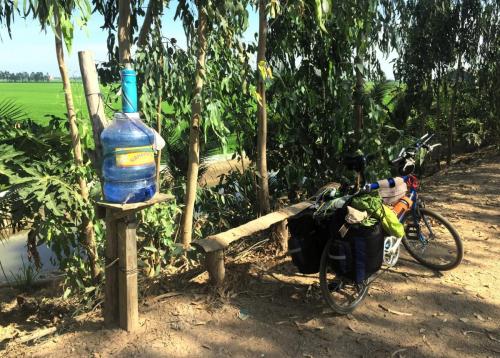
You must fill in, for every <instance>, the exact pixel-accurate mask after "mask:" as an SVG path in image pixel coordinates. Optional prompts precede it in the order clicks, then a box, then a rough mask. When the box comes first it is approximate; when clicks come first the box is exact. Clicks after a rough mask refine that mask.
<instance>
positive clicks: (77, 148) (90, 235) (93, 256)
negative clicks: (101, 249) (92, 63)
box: [55, 17, 100, 279]
mask: <svg viewBox="0 0 500 358" xmlns="http://www.w3.org/2000/svg"><path fill="white" fill-rule="evenodd" d="M55 20H56V21H55V23H56V36H55V44H56V55H57V63H58V65H59V72H60V73H61V79H62V82H63V89H64V99H65V100H66V109H67V111H68V122H69V131H70V134H71V144H72V147H73V155H74V159H75V164H76V166H77V167H83V157H82V147H81V143H80V134H79V133H78V126H77V124H76V114H75V106H74V104H73V93H72V91H71V83H70V81H69V76H68V71H67V69H66V64H65V63H64V50H63V44H62V40H63V37H62V31H61V24H60V23H59V20H58V19H57V17H56V19H55ZM78 184H79V186H80V193H81V195H82V198H83V200H84V201H85V202H87V201H88V199H89V191H88V188H87V182H86V181H85V178H84V177H82V176H81V175H79V176H78ZM82 227H83V230H84V235H85V247H86V251H87V255H88V257H89V264H90V268H91V271H92V272H91V273H92V277H93V278H94V279H96V278H97V276H98V275H99V272H100V269H99V266H98V262H97V247H96V243H95V234H94V227H93V225H92V221H91V220H90V219H89V218H88V217H87V216H85V215H84V216H83V218H82Z"/></svg>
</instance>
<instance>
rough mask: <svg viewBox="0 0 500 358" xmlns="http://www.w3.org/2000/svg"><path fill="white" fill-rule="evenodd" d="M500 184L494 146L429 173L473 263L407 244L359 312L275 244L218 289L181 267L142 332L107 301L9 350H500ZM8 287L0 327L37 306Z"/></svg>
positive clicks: (433, 195)
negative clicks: (335, 306)
mask: <svg viewBox="0 0 500 358" xmlns="http://www.w3.org/2000/svg"><path fill="white" fill-rule="evenodd" d="M499 191H500V156H499V155H498V154H495V153H494V152H492V151H486V152H484V151H483V152H481V153H477V154H475V155H468V156H464V157H462V158H460V160H459V161H458V163H456V164H455V165H453V166H452V167H451V168H449V169H445V170H444V171H441V172H439V173H438V174H436V175H434V176H433V177H432V178H428V179H427V180H426V181H425V182H424V184H423V187H422V193H424V194H423V196H424V197H426V198H427V200H426V202H427V204H428V206H429V207H430V208H434V209H436V211H439V212H440V213H442V214H443V215H444V216H445V217H447V218H448V219H449V220H450V221H451V222H452V223H453V224H454V225H455V226H456V228H457V229H458V231H459V233H460V234H461V236H462V239H463V241H464V248H465V256H464V260H463V262H462V264H461V265H460V266H459V267H458V268H457V269H455V270H453V271H450V272H444V273H442V274H441V273H438V272H433V271H431V270H429V269H426V268H424V267H422V266H421V265H419V264H417V263H416V262H415V261H414V260H412V259H411V258H410V257H409V256H408V255H406V254H403V257H402V258H401V259H400V261H399V263H398V265H397V267H396V268H394V269H391V270H390V271H388V272H386V273H384V274H383V275H382V276H381V277H380V278H379V279H378V280H377V281H376V282H375V283H374V284H373V285H372V287H371V288H370V295H369V297H367V299H366V300H365V301H364V302H363V304H362V305H361V306H360V307H359V308H358V309H357V310H356V311H355V312H354V313H353V314H352V315H348V316H335V315H334V314H333V313H331V312H330V311H329V309H328V308H327V307H326V306H325V304H324V303H323V301H322V299H321V296H320V292H319V288H318V279H317V276H315V275H311V276H304V275H299V274H296V272H295V269H294V267H293V265H292V264H291V263H290V261H289V260H288V259H276V258H275V256H273V255H272V245H267V246H261V247H260V249H259V250H257V253H252V254H249V255H247V256H243V257H242V256H240V258H239V259H237V260H233V262H232V263H231V264H230V265H229V268H228V275H229V277H228V287H227V288H226V290H224V291H223V292H218V293H214V292H210V291H208V289H207V286H206V284H205V283H204V281H205V280H206V274H202V275H199V276H198V277H196V278H194V279H192V280H190V281H188V280H187V279H186V275H183V276H174V277H170V278H169V279H168V280H166V281H164V282H163V283H161V284H158V285H157V287H156V291H157V293H161V292H173V293H174V294H175V293H177V294H179V295H177V296H172V297H164V298H163V299H161V300H156V301H155V300H154V299H153V298H152V296H149V297H143V298H142V303H141V306H140V324H141V327H140V329H139V330H138V331H137V332H135V333H126V332H124V331H120V330H118V329H112V330H106V329H104V328H103V325H102V320H101V319H100V318H99V315H98V313H96V314H94V315H91V316H89V318H88V319H87V320H86V321H85V322H83V323H75V324H72V325H69V326H67V327H66V328H63V329H60V330H59V332H58V335H56V336H51V337H49V338H46V339H44V340H41V341H39V342H35V343H31V344H30V345H15V344H14V345H12V344H10V345H6V346H5V345H4V348H5V350H4V352H2V353H1V354H2V355H3V356H7V357H24V356H28V357H31V356H33V357H60V356H76V357H89V356H90V357H107V356H119V357H332V356H335V357H370V358H375V357H500V323H499V322H500V289H499V288H498V286H499V284H500V280H499V279H498V278H499V277H500V262H499V260H498V258H499V257H500V256H499V255H500V241H499V237H500V192H499ZM247 252H248V251H247ZM149 292H154V290H149ZM0 297H3V298H4V300H5V301H4V303H3V304H2V317H0V324H2V326H0V328H1V329H3V330H4V333H5V331H8V330H9V329H11V330H16V329H17V330H19V329H22V327H23V322H20V321H19V318H20V317H30V316H29V315H27V314H24V313H23V312H20V311H21V310H23V308H22V307H23V305H20V304H19V302H17V303H16V298H15V293H12V292H11V293H8V292H4V293H3V295H1V296H0ZM7 298H8V299H7ZM9 299H10V301H9ZM56 308H57V307H53V308H52V309H53V310H56ZM24 309H26V308H24ZM388 310H389V311H388ZM394 312H395V313H394ZM16 318H17V319H16ZM11 322H14V323H11ZM9 323H11V324H10V325H9ZM25 324H26V326H29V325H28V323H27V322H26V323H25ZM39 324H49V325H50V324H54V323H53V322H52V323H50V322H49V323H46V322H45V323H44V322H39ZM1 339H2V338H1V337H0V340H1Z"/></svg>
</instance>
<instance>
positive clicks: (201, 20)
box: [181, 2, 207, 249]
mask: <svg viewBox="0 0 500 358" xmlns="http://www.w3.org/2000/svg"><path fill="white" fill-rule="evenodd" d="M206 32H207V14H206V9H205V7H204V6H202V5H200V3H199V2H198V56H197V61H196V75H195V88H194V93H193V100H192V101H191V127H190V129H189V159H188V161H189V162H188V172H187V182H186V199H185V204H186V205H185V207H184V213H183V215H182V222H181V234H182V244H183V245H184V248H185V249H188V248H189V247H190V245H191V236H192V231H193V213H194V202H195V199H196V189H197V186H198V169H199V165H200V125H201V109H202V97H201V91H202V89H203V80H204V78H205V56H206V50H207V33H206Z"/></svg>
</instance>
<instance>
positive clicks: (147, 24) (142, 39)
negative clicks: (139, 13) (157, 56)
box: [137, 0, 162, 48]
mask: <svg viewBox="0 0 500 358" xmlns="http://www.w3.org/2000/svg"><path fill="white" fill-rule="evenodd" d="M161 1H162V0H150V1H149V3H148V9H147V10H146V15H144V22H143V23H142V27H141V31H140V32H139V38H138V39H137V47H138V48H141V47H143V46H144V45H145V44H146V40H147V39H148V32H149V30H150V29H151V24H152V23H153V10H154V9H155V6H156V3H157V2H161Z"/></svg>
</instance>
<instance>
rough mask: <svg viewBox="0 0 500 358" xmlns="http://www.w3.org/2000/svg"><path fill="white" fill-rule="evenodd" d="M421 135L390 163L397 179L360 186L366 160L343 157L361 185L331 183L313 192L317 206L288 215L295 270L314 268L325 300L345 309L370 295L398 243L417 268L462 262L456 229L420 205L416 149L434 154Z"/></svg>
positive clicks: (391, 261) (442, 267)
mask: <svg viewBox="0 0 500 358" xmlns="http://www.w3.org/2000/svg"><path fill="white" fill-rule="evenodd" d="M432 137H433V136H432V135H428V134H426V135H425V136H423V137H422V138H420V139H419V140H418V141H417V142H416V143H415V145H414V146H413V147H411V148H405V149H403V150H401V152H400V154H399V155H398V157H397V158H396V159H395V160H393V161H392V162H391V164H392V165H393V166H395V167H396V168H398V172H399V174H400V176H399V177H396V178H389V179H384V180H379V181H378V182H375V183H365V179H364V178H365V173H364V172H365V167H366V163H367V161H368V158H367V157H366V156H363V155H358V156H355V157H350V158H347V159H346V162H345V164H346V165H347V167H348V168H349V169H353V170H355V171H357V172H358V173H359V174H360V178H361V182H362V185H361V186H360V187H359V188H357V187H350V188H345V187H344V188H342V187H341V188H328V189H326V190H323V191H321V192H319V193H318V194H317V196H316V204H315V205H314V207H312V208H310V209H308V210H306V211H304V212H303V213H301V214H300V215H298V216H296V217H295V218H293V219H290V220H289V223H288V225H289V230H290V235H291V237H290V240H289V253H290V254H291V255H292V260H293V262H294V264H295V265H296V266H297V267H298V269H299V271H300V272H302V273H305V274H312V273H318V272H319V278H320V287H321V291H322V294H323V296H324V299H325V301H326V302H327V303H328V305H329V306H330V307H331V308H332V309H333V310H334V311H335V312H337V313H339V314H347V313H349V312H351V311H352V310H353V309H354V308H356V306H358V305H359V304H360V303H361V302H362V301H363V299H364V298H365V297H366V295H367V293H368V289H369V286H370V284H371V283H372V282H373V281H374V280H375V279H376V278H377V277H378V276H379V275H380V274H381V273H382V272H383V271H381V268H384V267H385V268H390V267H392V266H394V265H396V263H397V262H398V259H399V254H400V246H401V243H402V244H403V245H404V247H405V248H406V250H407V251H408V253H409V254H410V255H411V256H412V257H413V258H414V259H415V260H417V261H418V262H419V263H421V264H422V265H424V266H426V267H428V268H430V269H433V270H437V271H445V270H451V269H453V268H455V267H457V266H458V265H459V264H460V262H461V261H462V257H463V247H462V242H461V239H460V236H459V234H458V233H457V231H456V230H455V228H454V227H453V226H452V225H451V224H450V223H449V222H448V221H447V220H446V219H445V218H444V217H443V216H441V215H440V214H438V213H436V212H434V211H433V210H431V209H428V208H427V207H425V205H424V203H423V201H422V200H421V199H420V198H419V196H418V189H419V183H418V180H417V178H416V176H415V175H414V170H415V157H416V155H417V153H418V151H419V150H420V149H425V150H426V151H427V152H431V151H432V150H433V149H434V148H435V147H436V146H438V145H439V144H434V145H429V144H428V143H429V141H430V139H431V138H432Z"/></svg>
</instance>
